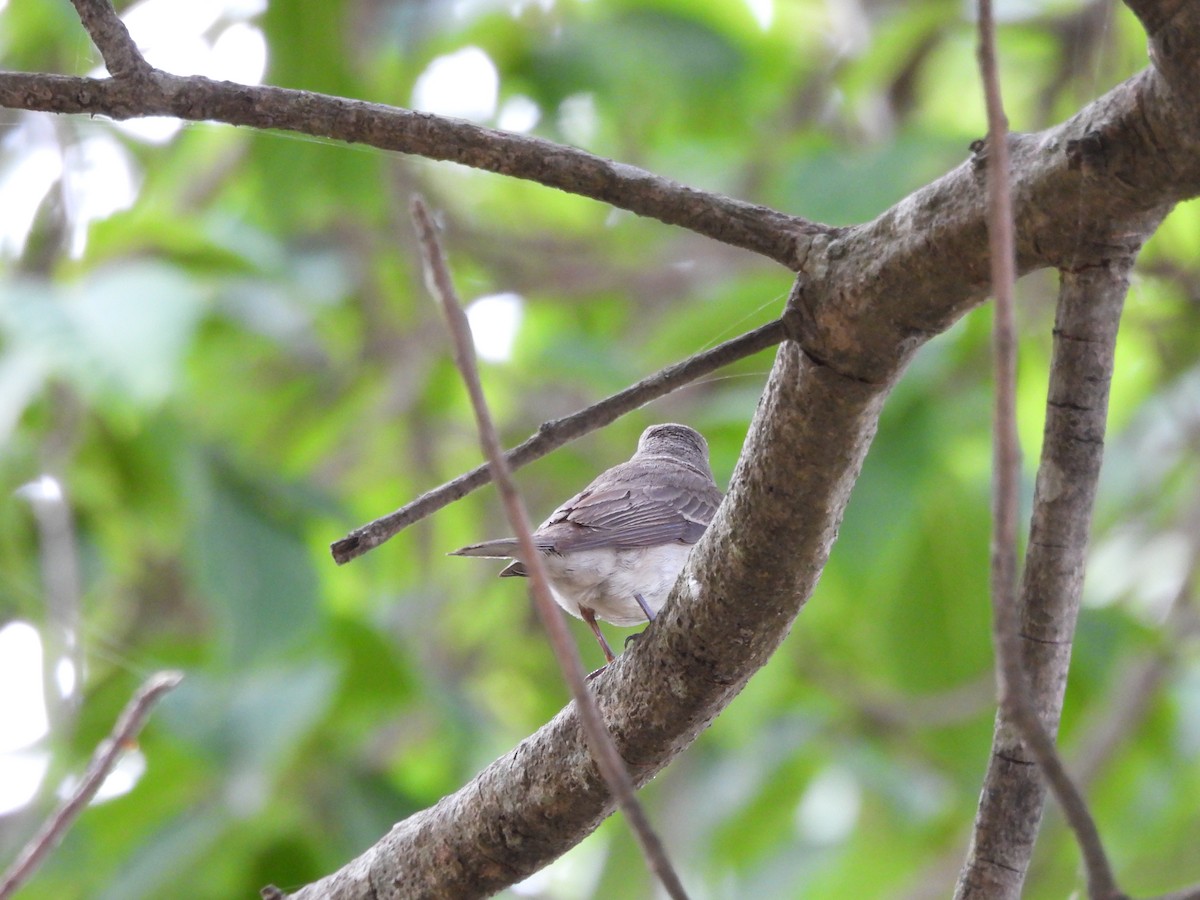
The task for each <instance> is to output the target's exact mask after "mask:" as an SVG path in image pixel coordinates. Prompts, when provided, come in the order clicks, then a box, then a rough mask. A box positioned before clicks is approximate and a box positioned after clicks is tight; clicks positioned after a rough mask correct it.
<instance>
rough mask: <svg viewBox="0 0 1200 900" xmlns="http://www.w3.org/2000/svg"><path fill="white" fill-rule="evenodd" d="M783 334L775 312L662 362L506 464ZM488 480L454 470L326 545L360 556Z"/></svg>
mask: <svg viewBox="0 0 1200 900" xmlns="http://www.w3.org/2000/svg"><path fill="white" fill-rule="evenodd" d="M787 336H788V326H787V325H785V324H784V320H783V319H782V318H779V319H775V320H774V321H772V322H768V323H767V324H766V325H762V326H760V327H759V328H755V329H754V330H753V331H748V332H746V333H745V334H743V335H740V336H739V337H736V338H733V339H732V340H729V341H726V342H725V343H723V344H718V345H717V346H716V347H713V348H712V349H711V350H705V351H704V352H703V353H697V354H696V355H695V356H690V357H688V358H687V359H685V360H683V361H682V362H678V363H675V364H674V365H671V366H667V368H665V369H661V370H660V371H658V372H655V373H654V374H653V375H650V376H648V377H646V378H643V379H642V380H641V381H639V382H637V383H636V384H632V385H630V386H629V387H627V388H625V389H624V390H621V391H618V392H617V393H615V394H613V395H612V396H609V397H605V398H604V399H603V400H601V401H599V402H598V403H593V404H592V405H591V406H588V407H585V408H584V409H581V410H579V411H578V412H573V413H571V414H570V415H569V416H563V417H562V418H561V419H554V420H553V421H550V422H545V423H543V424H542V425H541V426H540V427H539V428H538V430H537V431H536V432H535V433H534V434H532V435H530V436H529V437H528V438H526V439H525V440H524V441H522V442H521V443H520V444H518V445H517V446H516V447H513V448H512V449H511V450H509V451H508V452H507V453H505V455H504V460H505V463H506V464H507V465H508V466H509V468H511V469H519V468H521V467H522V466H525V465H528V464H529V463H531V462H533V461H534V460H537V459H541V458H542V457H543V456H545V455H546V454H547V453H550V452H551V451H552V450H557V449H558V448H559V447H561V446H562V445H563V444H566V443H568V442H569V441H573V440H575V439H576V438H580V437H583V436H584V435H585V434H590V433H591V432H593V431H595V430H596V429H598V428H603V427H604V426H605V425H608V424H609V423H610V422H614V421H616V420H617V419H619V418H620V417H621V416H623V415H625V414H626V413H628V412H632V411H633V410H635V409H638V408H639V407H641V406H645V405H646V404H647V403H649V402H650V401H651V400H655V399H657V398H658V397H662V396H663V395H665V394H669V393H670V392H671V391H674V390H678V389H679V388H681V387H683V386H684V385H686V384H689V383H691V382H693V381H695V380H696V379H697V378H702V377H703V376H705V375H707V374H708V373H709V372H712V371H715V370H716V369H719V368H721V367H723V366H727V365H729V364H730V363H733V362H736V361H737V360H739V359H744V358H745V357H747V356H750V355H752V354H754V353H758V352H759V351H760V350H765V349H766V348H768V347H771V346H774V345H775V344H778V343H779V342H780V341H782V340H784V339H786V338H787ZM491 480H492V469H491V467H490V466H488V465H487V464H484V465H481V466H477V467H476V468H474V469H472V470H471V471H469V472H466V473H464V474H462V475H459V476H458V477H457V478H455V479H454V480H452V481H448V482H446V483H445V484H443V485H441V486H440V487H437V488H434V489H433V490H431V491H428V492H426V493H424V494H422V495H421V496H420V497H418V498H417V499H415V500H413V501H412V502H410V503H406V504H405V505H404V506H402V507H400V508H399V509H398V510H396V511H395V512H391V513H388V514H387V515H386V516H381V517H380V518H378V519H376V520H374V521H373V522H368V523H367V524H366V525H363V526H361V527H359V528H356V529H354V531H352V532H350V533H349V534H348V535H346V536H345V537H344V538H342V539H341V540H339V541H335V542H334V543H333V544H331V545H330V548H329V549H330V551H331V552H332V554H333V558H334V560H335V561H336V562H337V563H338V564H339V565H340V564H342V563H347V562H349V561H350V560H352V559H354V558H355V557H358V556H362V554H364V553H366V552H367V551H368V550H372V549H374V548H375V547H378V546H379V545H380V544H382V543H383V542H384V541H387V540H388V539H390V538H392V537H395V536H396V535H397V534H399V533H400V532H401V531H403V530H404V529H405V528H407V527H408V526H409V525H411V524H413V523H414V522H418V521H420V520H421V519H423V518H425V517H426V516H429V515H432V514H433V513H435V512H437V511H438V510H439V509H441V508H442V507H444V506H448V505H449V504H451V503H453V502H454V501H455V500H458V499H461V498H462V497H465V496H466V495H467V494H469V493H471V491H473V490H475V489H477V488H480V487H483V486H484V485H485V484H487V483H488V482H490V481H491Z"/></svg>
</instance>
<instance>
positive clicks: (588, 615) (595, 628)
mask: <svg viewBox="0 0 1200 900" xmlns="http://www.w3.org/2000/svg"><path fill="white" fill-rule="evenodd" d="M579 615H580V616H581V617H582V618H583V621H585V622H587V623H588V628H590V629H592V634H594V635H595V636H596V640H597V641H599V642H600V649H601V650H603V651H604V661H605V662H612V661H613V660H614V659H616V656H614V655H613V652H612V647H610V646H608V641H606V640H605V639H604V632H602V631H601V630H600V626H599V625H597V624H596V611H595V610H594V609H591V608H589V607H587V606H581V607H579Z"/></svg>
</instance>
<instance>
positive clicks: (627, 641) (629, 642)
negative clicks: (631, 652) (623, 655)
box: [625, 631, 646, 650]
mask: <svg viewBox="0 0 1200 900" xmlns="http://www.w3.org/2000/svg"><path fill="white" fill-rule="evenodd" d="M645 633H646V632H644V631H638V632H635V633H634V634H631V635H629V636H628V637H627V638H625V649H626V650H628V649H629V648H630V646H631V645H633V644H636V643H637V642H638V640H640V639H641V637H642V635H643V634H645Z"/></svg>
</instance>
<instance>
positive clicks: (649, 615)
mask: <svg viewBox="0 0 1200 900" xmlns="http://www.w3.org/2000/svg"><path fill="white" fill-rule="evenodd" d="M633 599H634V600H636V601H637V602H638V606H640V607H641V608H642V612H644V613H645V614H646V621H647V622H653V621H654V611H653V610H652V609H650V604H649V603H647V602H646V598H645V597H643V596H642V595H641V594H634V595H633Z"/></svg>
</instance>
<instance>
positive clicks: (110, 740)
mask: <svg viewBox="0 0 1200 900" xmlns="http://www.w3.org/2000/svg"><path fill="white" fill-rule="evenodd" d="M182 680H183V673H182V672H170V671H168V672H158V673H156V674H154V675H151V676H150V677H149V678H148V679H146V681H145V683H143V684H142V686H141V687H140V688H138V690H137V693H135V694H134V695H133V697H132V698H131V699H130V701H129V702H128V703H127V704H126V705H125V708H124V709H123V710H122V711H121V715H120V716H119V717H118V718H117V723H116V725H114V726H113V730H112V732H111V733H110V734H109V736H108V737H107V738H106V739H105V740H104V741H102V742H101V743H100V745H99V746H98V747H97V748H96V752H95V753H93V754H92V759H91V761H90V762H89V763H88V767H87V771H86V772H84V775H83V779H82V780H81V781H80V782H79V786H78V787H77V788H76V789H75V792H74V793H73V794H72V795H71V796H70V797H68V798H67V799H66V800H64V801H63V802H62V804H61V805H60V806H59V807H58V809H56V810H54V812H53V813H52V814H51V815H50V817H49V818H48V819H47V820H46V822H45V824H44V825H42V827H41V829H40V830H39V831H38V833H37V834H36V835H34V837H33V839H32V840H30V842H29V843H28V844H26V845H25V848H24V849H23V850H22V851H21V854H20V856H18V857H17V859H16V861H15V862H13V864H12V866H11V867H10V868H9V870H8V871H7V872H6V873H5V875H4V878H3V880H0V900H7V898H9V897H11V896H12V895H13V894H14V893H16V891H17V889H18V888H20V887H21V885H23V884H24V883H25V882H26V881H28V880H29V878H30V876H32V875H33V873H34V872H35V871H37V868H38V867H39V866H40V865H41V864H42V862H44V861H45V859H46V856H47V855H49V853H50V851H52V850H53V849H54V848H55V847H56V846H57V845H58V843H59V841H61V840H62V839H63V836H64V835H65V834H66V833H67V832H68V831H69V830H70V828H71V826H72V825H73V824H74V823H75V820H76V819H78V818H79V815H80V814H81V813H82V812H83V810H84V808H85V807H86V806H87V805H88V803H89V802H90V801H91V799H92V798H93V797H94V796H95V795H96V792H97V791H98V790H100V785H102V784H103V783H104V779H105V778H107V777H108V775H109V773H110V772H111V771H112V770H113V767H114V766H116V764H117V762H118V761H119V760H120V759H121V755H122V754H123V753H124V752H125V751H126V750H128V749H129V747H130V746H131V745H132V743H133V739H134V738H135V737H136V736H137V734H138V732H139V731H141V730H142V726H143V725H145V724H146V719H147V718H148V717H149V715H150V710H151V708H152V707H153V706H154V704H155V703H157V702H158V700H159V699H160V698H161V697H162V696H163V695H164V694H166V693H167V692H168V691H170V690H171V689H173V688H174V687H176V686H177V685H178V684H179V682H180V681H182Z"/></svg>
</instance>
